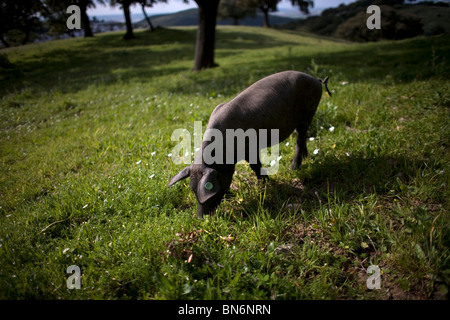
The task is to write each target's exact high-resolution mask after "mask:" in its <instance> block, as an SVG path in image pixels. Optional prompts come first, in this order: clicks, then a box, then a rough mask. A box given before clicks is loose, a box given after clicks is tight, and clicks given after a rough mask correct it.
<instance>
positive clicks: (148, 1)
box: [138, 0, 167, 31]
mask: <svg viewBox="0 0 450 320" xmlns="http://www.w3.org/2000/svg"><path fill="white" fill-rule="evenodd" d="M138 2H139V4H140V5H141V8H142V13H143V14H144V17H145V20H146V21H147V23H148V26H149V27H150V30H152V31H153V30H155V27H154V26H153V24H152V21H151V20H150V18H149V17H148V16H147V12H145V7H150V8H151V7H153V5H154V4H155V3H157V2H164V3H167V0H139V1H138Z"/></svg>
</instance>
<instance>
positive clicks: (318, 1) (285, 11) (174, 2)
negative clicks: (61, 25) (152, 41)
mask: <svg viewBox="0 0 450 320" xmlns="http://www.w3.org/2000/svg"><path fill="white" fill-rule="evenodd" d="M351 2H354V0H314V8H319V9H324V8H330V7H337V6H339V5H340V4H341V3H345V4H347V3H351ZM191 8H197V4H196V3H195V2H194V1H193V0H190V1H189V3H188V4H186V3H184V2H183V0H168V2H167V3H166V4H165V3H158V4H156V5H154V6H153V7H152V8H146V12H147V14H148V15H150V16H152V15H155V14H163V13H172V12H178V11H182V10H187V9H191ZM278 9H279V12H278V14H279V15H285V16H294V17H295V16H302V14H301V13H300V12H299V10H298V9H297V8H294V7H292V5H291V2H290V1H289V0H284V1H281V2H280V3H279V4H278ZM130 10H131V12H132V13H136V14H140V13H142V9H141V7H140V6H132V7H131V9H130ZM87 13H88V15H89V16H97V17H99V16H102V15H113V14H123V11H122V10H121V9H120V7H119V6H117V7H116V8H111V7H110V6H109V5H107V6H104V5H101V4H98V5H97V6H96V8H90V9H88V12H87Z"/></svg>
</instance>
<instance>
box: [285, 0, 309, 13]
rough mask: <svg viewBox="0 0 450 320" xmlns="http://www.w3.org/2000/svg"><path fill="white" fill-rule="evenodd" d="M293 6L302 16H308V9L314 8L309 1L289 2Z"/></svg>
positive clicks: (294, 0) (297, 0)
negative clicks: (297, 8)
mask: <svg viewBox="0 0 450 320" xmlns="http://www.w3.org/2000/svg"><path fill="white" fill-rule="evenodd" d="M291 4H292V5H293V6H298V7H299V9H300V11H301V12H303V13H304V14H309V7H311V8H313V7H314V1H311V0H291Z"/></svg>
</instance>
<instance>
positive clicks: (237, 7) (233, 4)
mask: <svg viewBox="0 0 450 320" xmlns="http://www.w3.org/2000/svg"><path fill="white" fill-rule="evenodd" d="M251 1H252V0H222V1H221V2H220V4H219V12H218V17H219V19H227V18H231V19H233V24H234V25H238V24H239V20H241V19H243V18H245V17H246V16H247V15H252V16H254V15H255V11H256V9H255V8H252V6H251Z"/></svg>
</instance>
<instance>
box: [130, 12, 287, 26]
mask: <svg viewBox="0 0 450 320" xmlns="http://www.w3.org/2000/svg"><path fill="white" fill-rule="evenodd" d="M150 19H151V21H152V24H153V25H154V26H160V27H174V26H196V25H197V24H198V9H189V10H184V11H180V12H176V13H171V14H161V15H154V16H151V17H150ZM269 21H270V23H271V24H272V25H274V26H275V25H282V24H287V23H290V22H293V21H295V20H294V19H291V18H286V17H280V16H275V15H270V14H269ZM217 24H218V25H232V24H233V21H232V19H227V20H218V21H217ZM239 24H240V25H243V26H263V16H262V14H259V13H258V14H256V16H255V17H246V18H245V19H243V20H240V21H239ZM135 26H136V27H142V28H147V27H148V24H147V21H145V19H144V20H141V21H139V22H138V23H136V24H135Z"/></svg>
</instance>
